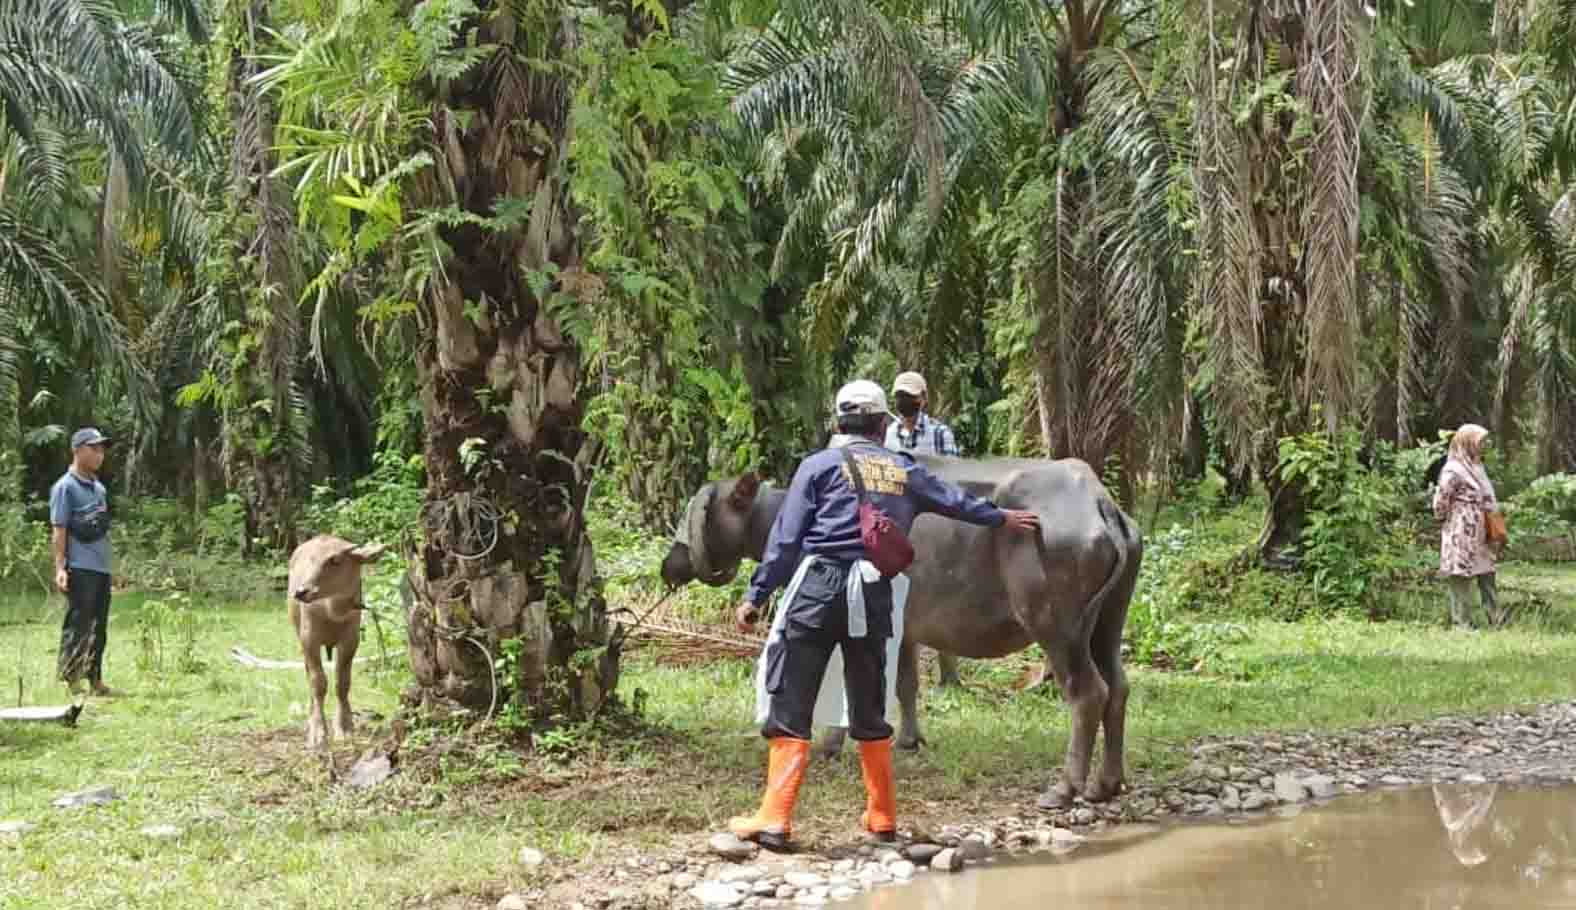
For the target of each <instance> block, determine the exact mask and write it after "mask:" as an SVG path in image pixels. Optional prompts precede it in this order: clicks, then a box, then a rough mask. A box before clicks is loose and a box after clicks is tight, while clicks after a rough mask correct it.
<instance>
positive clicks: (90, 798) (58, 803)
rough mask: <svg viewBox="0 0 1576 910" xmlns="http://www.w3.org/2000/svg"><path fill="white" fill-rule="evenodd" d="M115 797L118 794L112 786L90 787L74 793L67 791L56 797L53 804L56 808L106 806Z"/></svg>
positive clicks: (115, 798)
mask: <svg viewBox="0 0 1576 910" xmlns="http://www.w3.org/2000/svg"><path fill="white" fill-rule="evenodd" d="M117 799H120V794H119V793H116V792H115V788H114V787H92V788H89V789H87V790H78V791H77V792H75V793H67V794H66V795H64V796H62V797H60V798H59V799H56V800H55V802H54V805H55V808H57V809H75V808H78V807H80V806H107V805H109V804H110V803H112V802H114V801H115V800H117Z"/></svg>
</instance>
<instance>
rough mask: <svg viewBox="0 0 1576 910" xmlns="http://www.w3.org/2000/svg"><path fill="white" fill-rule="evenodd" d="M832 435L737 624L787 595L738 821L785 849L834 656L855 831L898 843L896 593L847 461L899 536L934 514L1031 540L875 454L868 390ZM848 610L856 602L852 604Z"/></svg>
mask: <svg viewBox="0 0 1576 910" xmlns="http://www.w3.org/2000/svg"><path fill="white" fill-rule="evenodd" d="M836 411H837V429H838V435H837V436H834V437H832V440H831V443H830V445H829V446H828V447H827V448H826V449H823V450H822V451H819V452H816V453H815V454H813V455H811V456H809V457H808V458H806V459H805V460H804V461H803V462H801V463H800V465H799V469H798V471H797V472H795V474H794V478H793V482H792V483H791V484H790V485H789V487H788V494H787V498H786V499H785V500H784V501H783V505H782V509H781V511H779V512H778V513H777V520H776V523H775V524H773V526H772V531H771V536H770V538H769V539H768V540H767V543H766V551H765V553H763V554H762V557H761V564H760V566H759V567H758V568H757V569H756V570H755V575H754V577H753V578H751V579H750V587H749V591H748V593H747V594H746V595H745V600H744V603H743V605H741V606H740V607H739V610H738V615H737V617H736V618H737V620H738V624H739V627H740V629H741V630H743V631H749V630H750V629H751V628H752V627H753V626H754V624H755V622H756V620H757V619H758V618H759V617H760V613H761V610H762V609H763V608H764V607H765V606H766V602H767V600H768V599H769V598H770V597H771V594H772V592H773V591H775V590H777V589H778V588H780V587H782V586H783V585H784V584H787V585H788V586H789V592H788V594H787V595H785V602H784V603H782V604H781V605H780V607H779V609H780V610H782V611H784V612H783V617H782V619H781V634H780V635H773V636H772V637H770V638H769V639H768V641H767V646H766V647H767V650H766V661H765V689H766V692H767V693H768V695H769V699H770V700H769V706H768V709H767V713H766V721H765V722H764V723H763V724H762V725H761V735H762V736H764V737H766V739H767V741H768V743H769V753H770V754H769V757H768V760H767V781H766V793H765V795H764V796H763V797H762V799H761V807H760V810H759V811H758V812H756V814H755V815H754V816H753V817H739V818H734V819H732V820H731V821H730V822H729V825H728V826H729V828H730V829H731V830H732V831H733V833H734V834H735V835H737V836H739V837H741V838H746V839H749V840H755V841H758V842H760V843H761V844H763V845H765V846H768V847H772V848H774V849H782V848H785V847H786V846H787V843H788V837H789V833H790V827H791V818H792V814H793V806H794V802H795V801H796V800H797V798H798V793H799V785H800V784H801V783H802V782H803V780H804V771H805V767H806V765H807V764H808V762H809V758H810V725H811V720H812V717H813V715H814V710H815V699H816V694H817V692H818V691H819V690H820V687H821V677H822V675H823V674H824V673H825V672H826V665H827V662H828V661H829V660H830V659H831V655H832V649H833V648H840V649H841V651H842V655H843V667H844V683H845V688H846V690H847V692H848V700H849V709H848V714H849V735H851V736H852V737H853V738H854V739H855V740H856V741H858V742H859V760H860V766H861V770H862V773H863V776H864V782H865V792H866V807H865V814H864V816H863V817H862V818H861V820H860V823H861V825H862V826H863V827H864V828H865V830H867V831H869V832H871V833H872V834H874V835H876V837H877V838H878V839H881V840H888V841H890V840H892V839H893V838H894V837H895V835H896V830H897V818H896V798H895V794H894V791H893V788H892V727H891V725H890V724H888V723H887V721H886V717H885V713H886V693H885V691H884V690H885V685H886V668H885V664H886V639H888V638H890V637H891V635H892V584H891V580H890V579H887V578H884V577H881V576H880V574H879V573H878V572H876V571H875V570H874V567H873V566H871V565H870V564H869V562H867V561H865V552H864V546H863V544H862V543H861V542H860V530H859V497H858V494H857V493H856V492H855V488H854V485H853V482H852V480H851V476H850V472H849V470H848V468H847V466H846V459H845V457H844V456H845V452H844V449H845V448H846V449H847V454H851V455H852V457H853V461H854V462H855V464H857V465H858V470H859V474H860V477H861V479H862V480H863V482H864V487H865V490H866V499H867V501H869V502H870V503H871V504H872V505H874V506H875V507H876V508H878V509H880V510H882V511H883V512H885V513H886V515H887V517H889V518H890V519H891V521H892V523H893V524H894V525H896V526H897V527H898V528H900V529H901V530H902V531H903V532H904V533H905V534H907V533H908V531H909V529H910V527H911V526H912V525H913V523H914V518H915V517H916V516H918V515H920V514H921V513H924V512H934V513H936V514H940V515H945V516H947V517H950V518H955V519H958V520H961V521H966V522H969V523H970V524H976V525H983V526H986V527H1007V528H1011V529H1013V530H1014V531H1036V530H1038V529H1039V519H1038V518H1037V517H1036V516H1035V514H1034V513H1033V512H1022V511H1014V510H1003V509H998V508H997V507H996V506H995V505H993V504H991V503H989V502H986V501H985V500H982V499H978V498H976V497H973V496H970V495H968V494H967V493H965V492H963V491H962V490H960V489H958V488H957V487H955V486H953V485H952V484H949V483H946V482H945V481H943V480H941V479H939V478H937V477H936V476H935V475H934V474H931V473H930V472H929V471H928V470H926V469H925V468H924V467H923V466H922V465H920V464H918V463H917V462H915V460H914V459H913V457H912V456H910V455H908V454H906V453H902V452H892V451H890V450H888V449H886V448H884V447H883V446H882V445H881V440H883V439H885V438H886V431H887V426H888V424H889V423H890V421H891V414H890V413H889V412H888V410H887V403H886V394H885V393H884V392H882V390H881V387H880V386H878V385H876V384H875V383H873V382H867V381H863V380H861V381H858V382H852V383H849V384H848V385H846V386H844V387H843V388H842V389H841V390H839V392H838V393H837V399H836ZM851 601H852V602H851Z"/></svg>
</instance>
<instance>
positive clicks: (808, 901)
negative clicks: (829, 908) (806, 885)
mask: <svg viewBox="0 0 1576 910" xmlns="http://www.w3.org/2000/svg"><path fill="white" fill-rule="evenodd" d="M793 902H794V903H796V904H798V905H799V906H801V907H824V906H825V905H826V898H824V897H822V896H821V895H819V894H798V895H795V897H794V899H793Z"/></svg>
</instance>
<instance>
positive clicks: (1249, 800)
mask: <svg viewBox="0 0 1576 910" xmlns="http://www.w3.org/2000/svg"><path fill="white" fill-rule="evenodd" d="M1272 799H1274V797H1272V796H1270V795H1269V794H1268V793H1265V792H1263V791H1262V790H1253V791H1251V792H1250V793H1248V795H1247V796H1244V797H1243V798H1242V811H1244V812H1257V811H1259V810H1260V809H1262V808H1264V807H1265V806H1268V805H1270V801H1271V800H1272Z"/></svg>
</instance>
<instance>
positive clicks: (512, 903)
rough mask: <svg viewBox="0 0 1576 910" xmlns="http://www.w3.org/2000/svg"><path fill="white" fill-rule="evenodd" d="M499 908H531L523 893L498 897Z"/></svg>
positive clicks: (514, 909)
mask: <svg viewBox="0 0 1576 910" xmlns="http://www.w3.org/2000/svg"><path fill="white" fill-rule="evenodd" d="M497 910H531V905H530V903H529V902H527V901H526V899H525V895H523V894H513V893H511V894H505V895H504V896H503V897H500V898H498V903H497Z"/></svg>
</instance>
